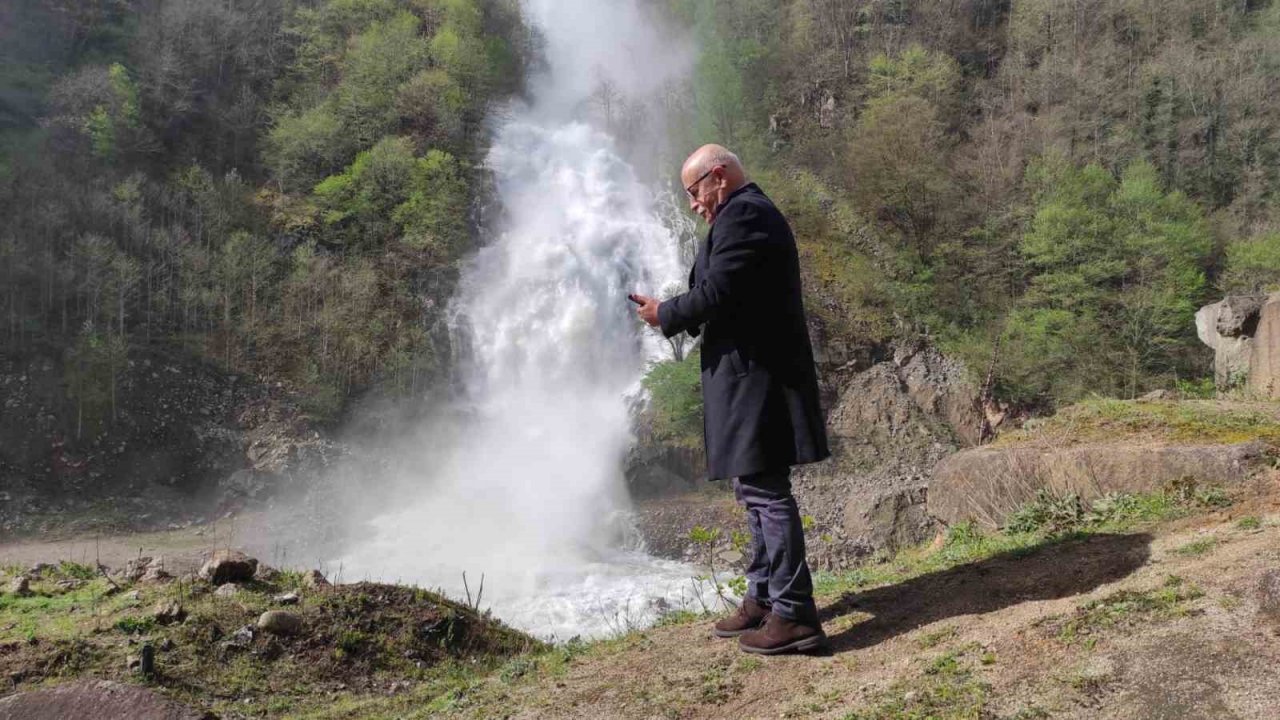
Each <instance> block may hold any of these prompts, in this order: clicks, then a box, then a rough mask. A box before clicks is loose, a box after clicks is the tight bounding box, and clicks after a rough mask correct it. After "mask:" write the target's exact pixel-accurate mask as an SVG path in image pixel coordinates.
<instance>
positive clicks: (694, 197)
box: [684, 165, 724, 200]
mask: <svg viewBox="0 0 1280 720" xmlns="http://www.w3.org/2000/svg"><path fill="white" fill-rule="evenodd" d="M722 167H724V166H723V165H713V166H712V167H711V169H710V170H708V171H706V172H704V173H702V177H700V178H698V179H697V180H694V181H693V182H692V183H691V184H690V185H689V187H687V188H685V189H684V194H685V195H688V196H689V199H690V200H697V199H698V196H697V195H694V194H693V189H694V188H696V187H698V184H699V183H701V182H702V181H703V180H706V179H707V176H708V175H710V174H711V173H713V172H715V171H716V169H717V168H722Z"/></svg>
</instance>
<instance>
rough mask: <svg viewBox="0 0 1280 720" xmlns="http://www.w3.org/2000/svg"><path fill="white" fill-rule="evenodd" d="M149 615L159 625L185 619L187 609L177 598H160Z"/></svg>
mask: <svg viewBox="0 0 1280 720" xmlns="http://www.w3.org/2000/svg"><path fill="white" fill-rule="evenodd" d="M151 616H152V617H154V618H155V619H156V622H157V623H159V624H161V625H171V624H173V623H179V622H182V621H183V620H186V619H187V611H186V610H185V609H183V607H182V605H181V603H179V602H178V601H177V600H162V601H161V602H160V603H159V604H157V605H156V606H155V609H153V610H152V611H151Z"/></svg>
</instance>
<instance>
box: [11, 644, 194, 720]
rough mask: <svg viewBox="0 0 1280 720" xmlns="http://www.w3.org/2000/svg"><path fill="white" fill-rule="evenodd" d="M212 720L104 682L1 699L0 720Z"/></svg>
mask: <svg viewBox="0 0 1280 720" xmlns="http://www.w3.org/2000/svg"><path fill="white" fill-rule="evenodd" d="M139 663H141V658H139ZM211 717H212V716H211V715H209V714H208V713H204V712H201V711H198V710H193V709H191V708H188V707H184V706H182V705H179V704H178V703H175V702H173V701H172V700H169V699H167V698H165V697H164V696H163V695H160V694H159V693H157V692H155V691H153V690H150V689H148V688H145V687H141V686H138V685H126V684H123V683H117V682H110V681H106V680H98V681H80V682H73V683H68V684H66V685H59V686H58V687H54V688H48V689H43V690H34V691H31V692H25V693H19V694H16V695H10V696H8V697H5V698H2V699H0V720H74V719H76V718H93V720H208V719H209V718H211Z"/></svg>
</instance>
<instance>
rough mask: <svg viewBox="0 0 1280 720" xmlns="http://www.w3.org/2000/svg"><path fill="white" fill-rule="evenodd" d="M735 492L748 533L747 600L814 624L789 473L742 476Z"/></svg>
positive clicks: (736, 481)
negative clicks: (745, 510) (745, 518)
mask: <svg viewBox="0 0 1280 720" xmlns="http://www.w3.org/2000/svg"><path fill="white" fill-rule="evenodd" d="M733 493H734V496H735V497H737V499H738V502H740V503H742V505H743V506H744V507H746V509H747V527H748V528H749V529H750V531H751V549H750V551H749V553H750V555H749V557H750V564H749V565H748V566H747V595H748V596H750V597H751V598H752V599H754V600H756V601H757V602H759V603H761V604H762V605H766V606H769V608H770V611H771V612H773V613H775V614H777V615H779V616H781V617H784V618H786V619H788V620H796V621H800V622H804V623H808V624H814V625H816V624H817V623H818V608H817V606H816V605H815V604H814V602H813V578H812V577H811V576H810V575H809V564H808V563H807V562H805V559H804V528H803V527H802V526H801V522H800V509H799V508H798V507H797V506H796V499H795V496H793V495H792V494H791V468H786V469H784V470H780V471H771V472H763V473H755V474H753V475H743V476H742V477H738V478H735V479H734V481H733Z"/></svg>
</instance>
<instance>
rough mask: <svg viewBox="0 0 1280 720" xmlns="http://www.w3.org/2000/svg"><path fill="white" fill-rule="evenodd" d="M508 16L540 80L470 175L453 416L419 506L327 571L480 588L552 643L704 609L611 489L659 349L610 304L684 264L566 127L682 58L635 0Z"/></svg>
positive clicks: (531, 1)
mask: <svg viewBox="0 0 1280 720" xmlns="http://www.w3.org/2000/svg"><path fill="white" fill-rule="evenodd" d="M525 11H526V17H527V20H528V21H529V22H531V23H532V24H533V25H535V26H536V27H537V28H538V29H539V30H540V32H541V35H542V38H543V41H544V47H543V55H544V58H545V69H544V71H543V72H542V73H541V74H540V75H538V76H537V77H535V78H531V88H532V100H531V102H530V103H528V104H527V105H520V106H518V107H513V108H510V109H509V110H508V111H507V112H505V113H504V114H503V115H502V119H501V121H500V122H499V123H498V127H497V129H496V131H495V135H494V138H493V142H492V146H491V151H490V153H489V157H488V165H489V168H490V170H491V171H492V173H493V175H494V180H495V186H496V191H497V192H496V194H497V200H498V202H499V203H500V204H501V208H502V219H501V220H500V222H499V223H498V224H497V227H496V228H494V229H493V232H491V233H490V235H491V236H490V237H487V238H485V239H484V242H483V246H482V249H481V250H480V251H479V252H478V253H477V254H476V256H475V257H474V258H473V259H472V260H471V261H470V262H469V263H468V264H467V266H466V267H465V269H464V272H463V276H462V279H461V283H460V287H459V291H458V294H457V296H456V297H455V298H454V301H453V305H452V310H453V313H454V317H455V323H454V325H455V327H454V337H455V341H456V344H457V346H458V347H459V348H460V350H459V354H458V358H457V361H458V363H459V367H460V368H461V372H462V373H463V382H464V385H465V394H466V400H467V405H468V409H469V419H468V420H467V421H466V424H465V427H463V428H461V429H460V431H459V432H457V433H456V437H458V438H459V440H458V441H457V442H456V443H454V444H453V445H452V447H449V448H446V449H444V450H443V451H440V452H435V453H433V454H431V456H430V460H429V461H424V463H423V466H422V467H421V468H420V469H419V470H418V472H419V474H420V478H417V477H415V481H416V482H415V484H416V485H417V486H418V487H420V488H421V489H422V494H421V496H420V497H417V498H412V499H407V500H406V502H405V504H404V506H402V507H401V508H398V509H397V510H395V511H394V512H391V513H388V514H387V515H385V516H383V517H381V518H380V519H379V520H378V521H377V523H376V524H375V526H376V528H377V532H376V535H375V536H374V537H373V538H372V539H371V540H370V541H369V542H368V543H367V544H366V545H364V546H363V547H360V548H357V549H355V550H354V551H352V553H351V554H350V555H349V556H348V557H346V558H344V560H343V562H344V565H345V566H346V567H347V568H349V569H350V573H351V574H354V575H357V576H358V575H361V574H364V575H369V576H378V577H383V578H396V579H399V580H400V581H402V582H415V583H418V584H421V585H424V586H428V587H441V588H443V589H445V590H446V591H447V592H449V593H450V594H451V595H455V596H461V595H462V594H463V593H465V592H466V590H467V589H469V590H470V592H471V593H472V594H473V595H474V594H476V593H477V592H478V586H479V579H480V576H481V575H482V574H483V575H484V578H485V585H484V588H485V589H484V596H483V599H482V601H481V603H482V605H484V606H486V607H492V609H493V611H494V613H495V614H496V615H497V616H499V617H501V618H503V619H504V620H506V621H508V622H509V623H511V624H513V625H515V626H517V627H521V628H524V629H527V630H530V631H532V632H534V633H536V634H539V635H541V636H554V637H556V638H559V639H566V638H569V637H572V636H574V635H583V636H594V635H601V634H607V633H609V632H612V631H616V630H619V629H623V628H625V627H628V626H634V625H641V624H645V623H648V622H651V621H652V620H653V618H654V617H655V616H656V614H657V612H659V611H660V610H661V609H662V608H669V607H682V606H683V607H691V608H700V607H702V604H703V603H706V604H708V605H710V604H711V602H712V601H711V598H710V596H709V592H710V590H711V588H710V586H709V585H707V584H701V585H699V584H698V583H697V582H695V581H694V579H693V578H694V577H695V576H696V575H697V574H698V570H697V569H696V568H693V567H691V566H687V565H684V564H680V563H674V562H669V561H665V560H661V559H658V558H654V557H652V556H649V555H647V554H646V553H645V552H644V550H643V547H642V546H641V544H640V543H639V541H638V540H637V539H636V533H635V532H634V530H633V528H632V527H631V525H630V514H629V511H630V507H629V503H628V500H627V496H626V491H625V487H624V485H623V479H622V461H623V457H624V454H625V452H626V449H627V446H628V444H629V443H630V442H631V441H632V438H631V435H630V430H629V425H630V420H629V414H630V408H631V407H632V405H633V404H634V400H635V398H636V397H637V396H638V394H639V392H640V384H639V381H640V378H641V377H642V375H643V373H644V369H645V366H646V364H647V363H648V362H649V361H651V360H653V359H656V358H658V357H661V356H662V354H663V343H662V341H661V338H660V337H658V335H657V333H656V331H652V330H648V329H644V328H641V327H640V325H639V323H638V322H637V320H636V319H635V316H634V311H633V309H632V308H633V306H632V305H631V304H630V303H629V302H628V301H627V299H626V296H627V293H628V292H632V291H635V290H640V291H649V292H651V293H656V291H657V290H658V289H660V288H663V287H667V286H670V285H671V284H673V283H678V282H680V281H681V279H682V278H683V277H684V273H685V272H686V268H683V267H681V263H680V260H679V252H678V241H677V238H676V237H674V236H673V233H672V232H671V231H670V230H669V229H668V227H667V226H666V225H664V223H663V222H662V219H661V217H660V215H659V207H660V205H661V204H660V203H659V197H658V196H657V195H656V193H655V191H654V190H653V189H652V188H651V187H648V186H646V185H645V184H644V183H642V182H641V181H640V180H639V179H638V178H637V176H636V173H635V172H634V171H633V169H632V167H631V166H630V165H629V164H628V163H627V162H626V161H625V160H624V159H623V158H622V157H621V155H620V154H619V152H618V151H617V150H616V148H615V142H614V140H613V139H612V138H611V137H610V135H609V134H608V133H607V132H605V131H603V130H601V129H599V128H597V127H593V126H592V125H591V124H588V123H587V122H584V121H582V120H580V119H578V118H581V117H582V116H583V115H584V114H585V113H584V108H587V107H589V104H590V98H591V95H592V92H593V91H594V90H596V89H597V88H599V87H600V85H601V83H602V82H606V83H609V84H611V86H612V87H614V88H617V89H619V90H620V91H621V92H625V93H626V94H627V95H629V96H631V97H638V98H643V97H646V96H650V95H652V94H653V93H654V92H655V91H657V90H658V89H659V88H660V87H661V86H662V84H663V83H668V82H671V81H672V80H676V79H678V77H679V74H680V73H681V72H683V71H684V69H685V68H687V67H688V61H687V53H685V52H683V50H682V49H681V48H679V47H674V46H672V45H671V44H670V42H669V41H668V40H667V39H665V38H664V37H662V36H661V33H659V32H658V31H657V30H655V29H654V28H653V27H652V26H651V25H650V24H649V23H648V22H647V19H646V18H645V16H644V14H643V13H642V12H641V10H640V9H639V7H638V6H637V5H636V2H635V0H590V2H586V1H574V0H558V1H556V0H527V2H526V3H525ZM624 29H625V32H620V31H622V30H624ZM621 37H625V40H620V39H619V38H621ZM668 206H669V203H668ZM464 572H465V573H467V578H468V582H467V583H466V585H465V586H464V584H463V582H462V578H463V573H464Z"/></svg>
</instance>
